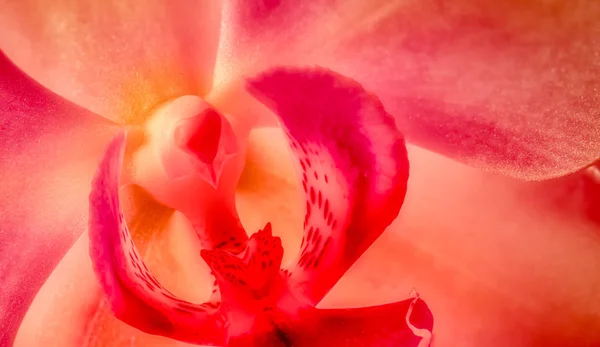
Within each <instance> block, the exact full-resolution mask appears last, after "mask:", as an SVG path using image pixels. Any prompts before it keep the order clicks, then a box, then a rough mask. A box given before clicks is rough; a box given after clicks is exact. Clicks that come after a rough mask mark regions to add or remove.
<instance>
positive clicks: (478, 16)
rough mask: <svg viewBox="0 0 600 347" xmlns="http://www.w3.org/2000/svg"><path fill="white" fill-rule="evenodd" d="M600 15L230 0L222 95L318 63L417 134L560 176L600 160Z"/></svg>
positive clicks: (447, 149)
mask: <svg viewBox="0 0 600 347" xmlns="http://www.w3.org/2000/svg"><path fill="white" fill-rule="evenodd" d="M599 16H600V3H596V2H590V1H586V0H577V1H571V0H557V1H543V0H527V1H521V0H511V1H504V2H489V1H485V0H463V1H459V2H453V3H452V4H444V3H441V2H439V1H436V0H426V1H411V0H395V1H383V0H380V1H362V0H357V1H336V0H309V1H303V2H302V3H301V4H299V3H298V2H296V1H286V0H282V1H266V0H253V1H245V0H229V1H226V2H225V4H224V15H223V20H224V27H225V28H226V30H224V31H223V32H222V35H221V44H220V50H219V55H218V59H217V67H216V70H215V71H216V76H215V78H216V81H215V83H216V88H217V90H216V91H215V93H216V94H218V93H222V94H224V95H225V94H231V95H235V96H236V98H238V99H239V100H241V99H242V98H243V97H244V96H243V94H242V93H240V92H239V89H240V87H239V83H238V82H236V81H238V80H239V78H243V77H245V76H247V75H252V74H254V73H255V72H256V71H259V70H261V69H264V68H265V67H267V66H270V65H271V66H272V65H279V64H286V65H298V64H301V65H305V64H311V63H316V64H319V65H322V66H325V67H328V68H330V69H332V70H334V71H337V72H339V73H341V74H343V75H345V76H348V77H351V78H353V79H356V80H357V81H359V82H360V83H361V84H363V86H364V87H365V89H367V90H369V91H371V92H373V93H375V94H377V96H378V97H379V98H380V99H381V101H382V102H383V104H384V105H385V107H386V109H387V110H388V112H390V113H391V114H392V115H393V116H394V117H395V118H396V121H397V124H398V125H399V127H400V129H401V130H402V131H403V132H404V133H405V135H406V137H407V140H408V141H410V142H413V143H415V144H417V145H419V146H423V147H426V148H428V149H431V150H434V151H437V152H440V153H442V154H444V155H447V156H450V157H452V158H455V159H458V160H460V161H462V162H464V163H467V164H469V165H474V166H476V167H480V168H484V169H486V170H490V171H496V172H500V173H503V174H507V175H511V176H514V177H519V178H525V179H542V178H549V177H555V176H560V175H564V174H567V173H570V172H573V171H575V170H577V169H579V168H581V167H583V166H585V165H588V164H590V163H592V162H593V161H594V160H595V159H596V158H598V152H599V149H600V117H599V116H598V115H599V112H600V111H599V109H600V96H599V94H598V92H597V90H598V88H599V83H600V82H599V81H600V58H599V57H600V54H599V49H600V48H599V47H600V43H599V40H600V35H599V32H600V22H598V21H597V20H596V18H598V17H599ZM290 42H293V43H294V44H293V45H292V44H290ZM282 48H284V49H282ZM218 98H219V97H218V96H215V99H218Z"/></svg>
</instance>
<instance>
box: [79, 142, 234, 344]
mask: <svg viewBox="0 0 600 347" xmlns="http://www.w3.org/2000/svg"><path fill="white" fill-rule="evenodd" d="M124 147H125V135H124V134H123V133H121V134H119V135H118V136H117V137H115V139H114V140H113V141H112V142H111V144H110V146H109V147H108V149H107V151H106V154H105V157H104V159H103V161H102V163H101V165H100V167H99V169H98V171H97V173H96V177H95V179H94V181H93V183H92V192H91V193H90V222H89V233H90V255H91V257H92V260H93V265H94V270H95V271H96V273H97V275H98V277H99V278H100V282H101V285H102V287H103V289H104V291H105V292H106V295H107V298H108V300H109V302H110V305H111V308H112V310H113V311H114V313H115V315H116V316H117V317H118V318H119V319H121V320H123V321H124V322H125V323H128V324H130V325H132V326H134V327H136V328H138V329H140V330H142V331H145V332H148V333H151V334H156V335H162V336H167V337H170V338H174V339H178V340H182V341H186V342H192V343H198V344H222V343H223V341H224V340H223V339H224V335H223V330H222V325H221V323H220V320H219V319H220V313H219V310H218V309H217V307H218V304H212V303H207V304H203V305H196V304H192V303H189V302H186V301H183V300H180V299H178V298H176V297H175V296H174V295H173V294H171V293H170V292H169V291H167V290H166V289H165V288H164V287H163V286H162V285H161V284H160V283H158V281H157V280H156V279H155V278H154V276H153V275H152V274H150V273H149V271H148V269H147V267H146V265H145V264H144V262H143V261H142V260H141V258H140V256H139V255H138V252H137V250H136V248H135V245H134V244H133V241H132V239H131V235H130V234H129V230H128V228H127V225H126V223H125V221H124V218H123V213H122V212H121V208H120V205H119V198H118V181H119V175H120V172H121V162H122V159H123V152H124Z"/></svg>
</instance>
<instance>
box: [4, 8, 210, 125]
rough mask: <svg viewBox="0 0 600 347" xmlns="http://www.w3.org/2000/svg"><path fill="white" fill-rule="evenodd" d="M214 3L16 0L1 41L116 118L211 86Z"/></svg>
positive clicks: (32, 70) (70, 94) (39, 74)
mask: <svg viewBox="0 0 600 347" xmlns="http://www.w3.org/2000/svg"><path fill="white" fill-rule="evenodd" d="M219 19H220V6H219V5H218V4H217V3H215V2H213V1H200V2H198V1H189V0H177V1H168V2H165V1H160V0H158V1H156V0H151V1H145V2H144V3H139V2H137V1H103V0H98V1H86V2H81V1H78V0H66V1H52V0H47V1H37V0H35V1H33V0H32V1H29V0H25V1H18V2H11V3H10V4H4V5H3V10H2V12H1V13H0V46H1V47H2V49H3V50H4V51H5V52H6V54H7V55H8V56H9V57H11V58H12V59H13V60H14V61H15V62H16V63H17V64H18V65H19V67H21V68H22V69H23V70H24V71H25V72H27V73H28V74H30V75H31V76H33V77H34V78H35V79H36V80H37V81H39V82H41V83H42V84H43V85H45V86H47V87H48V88H50V89H51V90H53V91H55V92H56V93H58V94H60V95H62V96H64V97H65V98H67V99H69V100H72V101H74V102H76V103H78V104H79V105H82V106H85V107H86V108H88V109H90V110H92V111H94V112H97V113H98V114H100V115H102V116H105V117H108V118H110V119H113V120H117V121H119V122H139V121H141V120H143V119H144V117H146V116H148V112H149V111H150V110H151V109H152V108H153V107H154V106H156V105H157V104H158V103H160V102H163V101H166V100H168V99H170V98H173V97H175V96H179V95H186V94H193V95H204V94H206V93H207V92H208V91H209V90H210V85H211V78H212V69H213V65H214V59H215V52H216V47H217V38H218V33H219Z"/></svg>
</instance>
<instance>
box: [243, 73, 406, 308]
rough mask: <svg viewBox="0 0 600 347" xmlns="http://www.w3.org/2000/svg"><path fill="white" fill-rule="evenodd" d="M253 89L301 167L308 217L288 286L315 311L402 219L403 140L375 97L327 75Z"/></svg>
mask: <svg viewBox="0 0 600 347" xmlns="http://www.w3.org/2000/svg"><path fill="white" fill-rule="evenodd" d="M248 88H249V91H250V93H251V94H252V95H254V96H256V97H257V98H258V99H259V100H260V101H262V102H264V103H265V105H267V106H268V107H270V108H271V109H272V110H273V111H274V112H275V113H277V115H278V116H279V119H280V121H281V125H282V126H283V128H284V130H285V131H286V133H287V135H288V137H289V144H290V146H291V149H292V152H293V153H294V155H295V157H296V160H297V168H298V172H299V176H300V177H301V180H302V187H303V190H304V193H305V201H306V203H305V211H306V215H305V218H304V238H303V241H302V245H301V250H300V254H299V257H298V259H297V266H296V267H294V268H292V269H291V270H290V274H289V276H290V279H289V281H290V283H291V284H292V286H293V287H297V288H294V289H296V290H298V291H299V292H300V293H299V295H301V296H302V297H304V298H305V299H307V300H308V301H309V302H310V303H312V304H316V303H318V302H319V301H320V300H321V299H322V298H323V296H324V295H325V294H326V293H327V292H328V291H329V290H330V289H331V287H332V286H333V285H334V284H335V283H336V282H337V281H338V280H339V278H340V277H341V276H342V275H343V274H344V272H346V270H347V269H348V268H349V267H350V266H351V265H352V264H353V263H354V262H355V261H356V259H358V257H359V256H360V255H361V254H362V253H363V252H364V251H365V250H367V248H368V247H369V246H370V245H371V244H372V243H373V241H375V240H376V239H377V238H378V237H379V235H381V233H382V232H383V231H384V230H385V228H386V227H387V226H388V225H389V224H390V223H391V222H392V221H393V220H394V219H395V218H396V216H397V215H398V212H399V211H400V207H401V206H402V202H403V201H404V195H405V193H406V181H407V179H408V159H407V157H406V148H405V146H404V140H403V138H402V135H401V134H400V133H399V132H398V130H397V129H396V128H395V126H394V122H393V119H392V117H391V116H390V115H388V114H387V113H386V112H385V110H384V109H383V106H382V105H381V103H380V102H379V101H378V99H377V98H376V97H374V96H372V95H370V94H368V93H367V92H365V91H364V89H362V87H361V86H360V84H358V83H356V82H355V81H352V80H350V79H347V78H344V77H343V76H340V75H338V74H336V73H333V72H331V71H328V70H326V69H318V68H315V69H297V70H294V69H285V68H281V69H275V70H272V71H269V72H267V73H265V74H263V75H260V76H259V77H257V78H254V79H252V80H251V81H250V82H249V84H248ZM300 177H299V178H300Z"/></svg>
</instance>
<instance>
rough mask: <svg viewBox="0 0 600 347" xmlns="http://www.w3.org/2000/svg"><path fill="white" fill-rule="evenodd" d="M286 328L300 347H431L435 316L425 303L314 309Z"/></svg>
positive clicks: (417, 300)
mask: <svg viewBox="0 0 600 347" xmlns="http://www.w3.org/2000/svg"><path fill="white" fill-rule="evenodd" d="M300 319H301V320H300V321H298V322H297V323H296V324H292V325H291V326H290V328H288V329H283V330H284V332H285V333H286V334H287V335H288V336H289V340H290V341H292V343H293V345H294V346H298V347H305V346H306V347H321V346H323V347H325V346H339V347H373V346H381V347H429V343H430V341H431V336H432V335H431V330H432V329H433V317H432V315H431V312H430V311H429V308H428V307H427V305H426V304H425V302H424V301H423V300H420V299H409V300H404V301H401V302H397V303H393V304H386V305H380V306H372V307H362V308H350V309H310V310H307V311H305V312H303V313H302V314H301V316H300Z"/></svg>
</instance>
